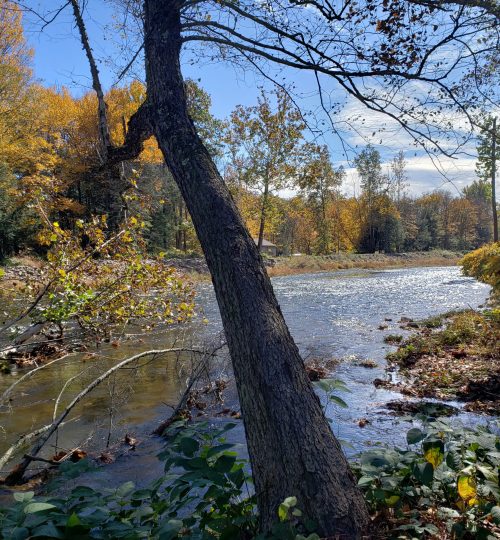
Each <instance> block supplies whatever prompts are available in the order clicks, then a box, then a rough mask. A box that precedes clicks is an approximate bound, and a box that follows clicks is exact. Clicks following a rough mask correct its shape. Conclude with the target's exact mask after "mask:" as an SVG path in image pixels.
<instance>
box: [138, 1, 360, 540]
mask: <svg viewBox="0 0 500 540" xmlns="http://www.w3.org/2000/svg"><path fill="white" fill-rule="evenodd" d="M179 4H180V2H178V1H175V0H146V1H145V36H146V38H145V51H146V76H147V84H148V100H149V103H150V105H151V107H152V110H153V111H154V112H153V113H152V118H151V121H152V124H153V130H154V134H155V136H156V138H157V140H158V143H159V145H160V148H161V150H162V152H163V154H164V156H165V159H166V161H167V165H168V167H169V169H170V171H171V172H172V175H173V177H174V178H175V180H176V182H177V184H178V185H179V188H180V190H181V192H182V195H183V197H184V200H185V202H186V204H187V207H188V210H189V212H190V214H191V217H192V219H193V223H194V226H195V228H196V232H197V234H198V238H199V239H200V242H201V245H202V247H203V250H204V252H205V256H206V260H207V264H208V266H209V268H210V271H211V274H212V280H213V284H214V288H215V293H216V295H217V300H218V303H219V307H220V311H221V315H222V320H223V324H224V329H225V332H226V337H227V341H228V346H229V350H230V353H231V357H232V361H233V366H234V373H235V377H236V383H237V386H238V392H239V397H240V403H241V408H242V412H243V418H244V421H245V429H246V436H247V441H248V448H249V454H250V458H251V464H252V470H253V475H254V480H255V489H256V492H257V498H258V506H259V510H260V512H261V520H262V527H263V528H264V529H267V528H269V526H270V524H271V523H272V522H274V521H276V518H277V508H278V505H279V504H280V503H281V502H282V501H283V500H284V499H285V498H286V497H288V496H296V497H297V498H298V507H299V508H301V509H302V511H303V512H304V514H305V515H306V516H307V517H310V518H313V519H314V520H315V521H316V522H317V525H318V532H319V533H321V534H323V535H325V536H327V535H328V536H330V535H331V536H333V535H337V536H335V537H336V538H337V537H338V538H349V539H351V538H352V539H354V538H360V537H361V536H362V530H363V529H364V528H365V526H366V524H367V521H368V517H367V511H366V508H365V505H364V501H363V498H362V496H361V494H360V493H359V491H358V489H357V488H356V481H355V479H354V477H353V474H352V473H351V471H350V469H349V465H348V463H347V460H346V458H345V457H344V455H343V453H342V450H341V448H340V445H339V443H338V441H337V440H336V439H335V438H334V436H333V434H332V431H331V429H330V426H329V424H328V422H327V420H326V419H325V416H324V414H323V411H322V409H321V405H320V402H319V400H318V398H317V396H316V395H315V393H314V391H313V389H312V387H311V384H310V382H309V380H308V378H307V375H306V372H305V369H304V365H303V361H302V359H301V357H300V355H299V351H298V349H297V347H296V345H295V343H294V341H293V340H292V338H291V336H290V333H289V331H288V328H287V326H286V324H285V321H284V319H283V316H282V314H281V310H280V307H279V305H278V303H277V301H276V298H275V296H274V293H273V290H272V287H271V283H270V280H269V278H268V276H267V274H266V271H265V269H264V266H263V263H262V259H261V257H260V255H259V252H258V250H257V247H256V246H255V244H254V242H253V241H252V239H251V238H250V235H249V234H248V232H247V230H246V228H245V226H244V224H243V221H242V219H241V217H240V215H239V212H238V210H237V208H236V206H235V204H234V201H233V199H232V197H231V195H230V193H229V191H228V189H227V187H226V186H225V184H224V182H223V180H222V178H221V176H220V175H219V173H218V171H217V169H216V167H215V165H214V163H213V162H212V160H211V158H210V155H209V154H208V152H207V150H206V148H205V147H204V145H203V143H202V141H201V140H200V138H199V137H198V135H197V134H196V130H195V128H194V125H193V123H192V121H191V120H190V118H189V116H188V112H187V106H186V96H185V93H184V84H183V80H182V75H181V70H180V62H179V53H180V49H181V37H180V24H179Z"/></svg>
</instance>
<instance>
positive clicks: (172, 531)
mask: <svg viewBox="0 0 500 540" xmlns="http://www.w3.org/2000/svg"><path fill="white" fill-rule="evenodd" d="M182 527H183V523H182V521H180V520H178V519H171V520H169V521H168V522H167V523H165V524H164V525H162V526H161V528H160V530H159V536H158V538H159V540H173V539H174V538H177V536H178V534H179V531H180V530H181V529H182Z"/></svg>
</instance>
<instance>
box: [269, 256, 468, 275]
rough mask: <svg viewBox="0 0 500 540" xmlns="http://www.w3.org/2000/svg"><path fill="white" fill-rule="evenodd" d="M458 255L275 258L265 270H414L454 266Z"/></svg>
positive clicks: (283, 272)
mask: <svg viewBox="0 0 500 540" xmlns="http://www.w3.org/2000/svg"><path fill="white" fill-rule="evenodd" d="M460 257H461V254H460V253H456V252H451V251H443V250H436V251H428V252H413V253H394V254H384V253H369V254H363V253H337V254H333V255H323V256H320V255H318V256H315V255H300V256H293V257H277V258H276V259H275V260H276V264H275V265H274V266H273V267H270V268H268V269H267V272H268V274H269V275H270V276H285V275H290V274H305V273H310V272H331V271H335V270H349V269H351V268H365V269H369V270H377V269H383V268H405V267H414V266H454V265H456V264H458V261H459V260H460Z"/></svg>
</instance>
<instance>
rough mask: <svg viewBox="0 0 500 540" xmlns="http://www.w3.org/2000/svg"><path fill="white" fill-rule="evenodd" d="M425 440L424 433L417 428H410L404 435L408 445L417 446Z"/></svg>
mask: <svg viewBox="0 0 500 540" xmlns="http://www.w3.org/2000/svg"><path fill="white" fill-rule="evenodd" d="M424 439H425V433H424V432H423V431H422V430H421V429H418V428H412V429H410V430H409V431H408V433H407V434H406V442H407V443H408V444H417V443H419V442H420V441H423V440H424Z"/></svg>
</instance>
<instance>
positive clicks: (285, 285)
mask: <svg viewBox="0 0 500 540" xmlns="http://www.w3.org/2000/svg"><path fill="white" fill-rule="evenodd" d="M273 286H274V290H275V292H276V295H277V297H278V300H279V303H280V305H281V308H282V311H283V313H284V315H285V318H286V321H287V323H288V325H289V327H290V330H291V333H292V335H293V337H294V338H295V340H296V342H297V345H298V346H299V348H300V350H301V352H302V354H303V356H304V357H317V358H330V357H337V358H342V359H343V361H342V362H341V363H340V364H339V366H338V367H337V369H336V374H335V376H336V377H339V378H340V379H342V380H343V381H344V382H345V383H346V384H347V386H348V387H349V389H350V391H351V393H349V394H342V398H343V399H344V400H345V401H346V402H347V403H348V405H349V407H348V408H347V409H338V408H335V409H333V408H332V409H331V410H330V411H329V416H330V417H331V418H332V420H333V429H334V432H335V433H336V435H337V436H339V437H340V439H342V440H344V441H348V443H349V446H346V453H347V454H351V455H352V454H353V453H356V452H358V451H359V450H361V449H363V448H366V447H367V446H370V445H371V444H376V443H387V444H403V443H404V436H405V432H406V428H407V425H405V422H404V421H402V420H401V419H397V418H395V417H394V416H392V415H391V414H389V411H388V410H387V409H386V408H384V404H385V403H387V402H388V401H390V400H393V399H398V398H399V399H400V398H401V395H400V394H398V393H396V392H393V391H388V390H383V389H375V387H374V386H373V383H372V382H373V380H374V379H375V378H385V377H386V376H387V374H386V372H385V367H386V362H385V360H384V357H385V354H386V353H387V352H388V351H389V350H393V349H394V348H393V347H391V346H389V345H386V344H384V342H383V338H384V336H385V335H387V334H391V333H392V334H405V332H406V331H404V330H401V329H400V328H399V324H398V321H399V320H400V318H401V317H402V316H405V317H410V318H413V319H422V318H426V317H428V316H431V315H436V314H439V313H443V312H445V311H448V310H451V309H460V308H467V307H473V308H475V307H478V306H479V305H481V304H483V303H484V301H485V300H486V298H487V296H488V292H489V288H488V287H487V286H486V285H483V284H480V283H478V282H477V281H475V280H473V279H470V278H466V277H464V276H462V275H461V273H460V270H459V268H457V267H434V268H405V269H396V270H392V269H391V270H381V271H371V270H346V271H336V272H331V273H319V274H303V275H294V276H285V277H278V278H274V279H273ZM197 288H198V295H197V302H198V304H199V306H200V309H199V311H200V316H199V317H198V318H197V320H196V321H195V322H193V323H189V324H188V325H182V326H178V327H173V328H169V329H167V330H166V331H164V332H161V333H156V334H154V335H151V336H137V335H135V336H134V335H130V339H129V340H128V341H125V342H124V343H123V344H121V345H120V346H119V347H117V348H112V347H108V348H107V349H103V350H100V354H101V356H100V357H99V359H95V358H93V357H92V355H90V354H85V353H79V354H76V355H74V356H71V357H68V358H67V359H65V360H62V361H60V362H58V363H55V364H54V366H50V367H48V368H45V369H42V370H41V371H40V372H39V373H36V374H35V375H34V376H33V378H32V379H30V380H29V381H27V382H26V383H22V384H21V385H19V386H18V387H17V388H16V390H15V392H14V393H13V395H12V402H11V403H10V407H8V408H6V407H3V408H2V409H0V429H1V432H0V452H1V453H2V454H3V452H4V451H5V450H6V449H7V448H8V447H9V446H10V445H11V444H12V443H13V442H15V441H16V440H17V439H18V438H19V436H20V435H21V434H23V433H27V432H30V431H33V430H34V429H36V428H38V427H40V426H42V425H45V424H48V423H50V421H51V419H52V415H53V411H54V405H55V401H56V400H57V397H58V395H59V394H60V392H61V390H62V388H63V385H64V383H65V381H67V380H68V379H70V378H72V377H75V376H76V378H75V379H74V380H73V382H71V383H70V384H69V385H68V386H67V388H66V389H65V391H64V393H63V394H62V396H61V398H60V405H59V410H61V408H62V407H63V406H64V405H65V404H67V403H68V402H69V401H70V400H71V399H72V397H73V396H74V395H76V393H77V392H78V391H79V390H81V389H82V388H83V387H84V386H85V385H86V384H88V383H89V382H90V381H91V380H92V379H93V378H95V377H96V376H97V375H98V374H99V373H102V372H103V371H105V370H106V369H109V367H111V366H112V365H113V364H114V363H116V362H117V361H118V360H121V359H123V358H126V357H128V356H131V355H132V354H134V353H137V352H139V351H142V350H148V349H151V348H167V347H170V346H174V347H182V346H195V345H199V344H202V343H206V342H207V341H209V340H211V339H214V337H215V336H216V335H218V334H219V333H220V331H221V322H220V316H219V312H218V308H217V305H216V302H215V296H214V293H213V290H212V287H211V285H210V284H208V283H202V284H199V285H198V286H197ZM201 313H202V314H201ZM204 318H206V320H203V319H204ZM387 319H391V321H387V322H386V320H387ZM382 324H386V325H388V328H387V329H384V330H379V326H380V325H382ZM90 352H92V351H90ZM359 359H371V360H374V361H375V362H376V363H377V367H376V368H375V369H368V368H365V367H361V366H359V365H357V361H359ZM144 364H145V365H144V366H143V367H141V368H140V369H130V370H123V371H120V372H119V373H118V375H117V376H116V377H112V378H111V379H109V381H108V382H106V383H104V384H103V385H101V387H99V388H98V389H97V390H95V391H94V392H93V393H92V394H90V395H89V396H87V398H86V399H85V400H84V401H83V402H82V404H80V405H78V406H77V407H76V408H75V409H74V412H73V413H72V417H71V418H72V420H71V421H70V422H69V423H68V424H66V425H65V426H64V427H63V428H62V429H61V430H60V432H59V435H58V439H57V441H56V440H55V439H53V440H51V441H50V444H49V445H47V447H46V449H45V454H44V455H45V456H50V455H51V454H53V453H54V450H55V447H57V448H61V447H62V448H65V449H70V448H75V447H78V446H85V445H87V446H88V447H90V448H99V449H102V448H104V447H105V446H106V444H107V442H108V433H109V428H110V426H111V437H110V439H109V442H110V444H112V443H113V442H114V441H118V440H120V439H122V438H123V436H124V435H125V433H132V434H133V435H134V436H135V437H137V438H138V439H139V440H140V441H142V442H141V444H139V445H138V446H137V449H136V450H135V451H133V452H129V453H128V454H127V456H126V457H123V458H121V459H119V460H117V462H115V463H114V464H112V465H108V466H106V467H103V468H102V472H101V473H100V474H99V475H98V476H99V478H100V480H99V482H102V483H104V484H108V485H109V484H119V483H121V482H124V481H126V480H129V479H132V480H135V481H136V482H137V483H139V484H143V483H146V482H147V481H148V480H150V479H152V478H154V476H155V475H156V474H159V472H160V471H161V465H160V464H158V462H157V460H156V457H155V455H156V453H157V450H158V449H159V448H160V445H161V441H160V440H159V439H158V438H154V437H150V436H149V434H150V432H151V431H152V429H154V427H155V426H156V425H157V424H158V422H159V421H160V420H162V419H164V418H165V417H167V416H168V415H169V413H170V411H171V409H170V408H169V406H168V405H169V404H175V403H176V401H177V399H178V397H179V395H180V393H181V392H182V389H183V387H184V385H185V382H186V381H185V377H184V376H183V375H179V370H178V369H177V368H178V363H177V357H176V356H175V355H170V356H169V357H168V358H164V359H158V360H155V361H154V362H144ZM22 374H23V371H22V370H19V371H17V372H13V373H12V374H11V375H4V376H1V378H0V393H1V392H2V391H4V390H5V389H6V388H7V387H8V386H9V385H10V384H12V382H13V381H15V380H16V378H19V377H20V376H21V375H22ZM112 396H114V397H112ZM110 410H111V411H112V414H110ZM361 418H368V419H369V420H370V423H369V424H368V425H367V426H366V427H364V428H360V427H359V425H358V421H359V419H361ZM459 419H460V421H462V422H463V423H465V424H475V423H477V422H482V421H484V419H481V417H478V416H477V415H474V414H470V413H463V414H460V415H459ZM240 424H241V423H240ZM91 433H92V435H93V438H92V441H91V442H89V434H91ZM231 437H232V438H233V439H235V440H236V441H238V442H241V443H243V442H244V435H243V428H242V426H241V425H240V426H239V427H238V428H237V429H236V430H235V431H234V432H233V433H232V435H231ZM242 453H243V454H244V453H245V448H244V446H243V445H242Z"/></svg>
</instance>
